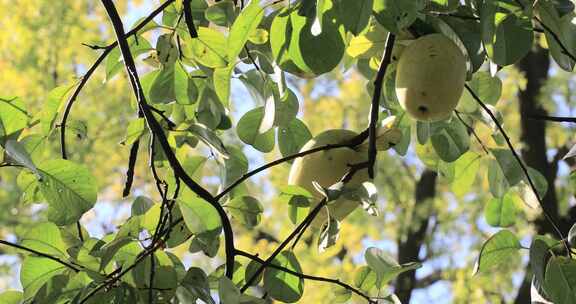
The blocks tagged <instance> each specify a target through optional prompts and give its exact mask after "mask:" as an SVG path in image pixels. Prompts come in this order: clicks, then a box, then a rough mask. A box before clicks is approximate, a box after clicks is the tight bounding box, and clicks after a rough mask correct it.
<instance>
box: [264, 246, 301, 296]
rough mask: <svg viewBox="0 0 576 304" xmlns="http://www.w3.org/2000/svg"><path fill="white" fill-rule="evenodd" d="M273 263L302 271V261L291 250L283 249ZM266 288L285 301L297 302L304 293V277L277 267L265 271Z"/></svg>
mask: <svg viewBox="0 0 576 304" xmlns="http://www.w3.org/2000/svg"><path fill="white" fill-rule="evenodd" d="M272 264H274V265H278V266H282V267H284V268H288V269H290V270H292V271H295V272H298V273H302V268H301V267H300V263H298V260H297V259H296V256H295V255H294V253H292V252H291V251H283V252H281V253H280V254H279V255H278V256H276V258H275V259H274V260H273V261H272ZM264 290H266V292H268V295H269V296H270V297H271V298H273V299H275V300H278V301H281V302H284V303H295V302H297V301H298V300H300V298H301V297H302V294H303V293H304V279H302V278H299V277H297V276H295V275H293V274H289V273H286V272H284V271H282V270H279V269H276V268H266V270H265V271H264Z"/></svg>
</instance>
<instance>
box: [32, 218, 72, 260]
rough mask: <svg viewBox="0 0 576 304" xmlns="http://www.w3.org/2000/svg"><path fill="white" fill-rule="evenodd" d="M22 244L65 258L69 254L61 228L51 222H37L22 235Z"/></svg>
mask: <svg viewBox="0 0 576 304" xmlns="http://www.w3.org/2000/svg"><path fill="white" fill-rule="evenodd" d="M22 246H24V247H27V248H30V249H34V250H36V251H39V252H42V253H45V254H48V255H51V256H54V257H61V258H65V257H67V256H68V254H67V252H66V250H67V249H68V246H67V244H65V243H64V240H63V239H62V235H61V234H60V230H59V229H58V227H57V226H56V225H54V224H53V223H50V222H44V223H40V224H36V225H34V226H33V227H31V228H29V229H28V230H27V231H26V232H25V233H24V234H23V236H22Z"/></svg>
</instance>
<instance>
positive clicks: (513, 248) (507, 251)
mask: <svg viewBox="0 0 576 304" xmlns="http://www.w3.org/2000/svg"><path fill="white" fill-rule="evenodd" d="M520 248H522V247H521V246H520V241H519V240H518V238H517V237H516V235H514V233H512V232H510V231H509V230H500V231H499V232H498V233H496V234H494V235H493V236H491V237H490V238H489V239H488V240H486V242H484V245H482V249H480V255H479V257H478V263H477V264H476V267H475V270H474V273H480V272H482V273H486V272H488V270H490V269H491V268H493V267H495V266H498V265H501V264H503V263H506V262H507V261H508V260H510V259H514V258H516V257H517V255H518V251H519V250H520Z"/></svg>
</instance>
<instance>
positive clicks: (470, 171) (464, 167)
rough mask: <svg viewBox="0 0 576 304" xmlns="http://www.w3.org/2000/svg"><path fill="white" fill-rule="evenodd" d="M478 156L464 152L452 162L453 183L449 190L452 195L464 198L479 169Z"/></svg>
mask: <svg viewBox="0 0 576 304" xmlns="http://www.w3.org/2000/svg"><path fill="white" fill-rule="evenodd" d="M480 159H481V157H480V155H478V154H476V153H474V152H470V151H469V152H466V153H465V154H464V155H462V156H461V157H460V158H458V160H456V161H455V162H454V181H453V182H452V185H451V186H450V188H451V189H452V192H453V193H454V195H456V196H458V197H462V196H464V195H465V194H466V193H467V192H468V191H470V188H471V187H472V185H473V184H474V181H475V180H476V175H477V174H478V169H479V168H480Z"/></svg>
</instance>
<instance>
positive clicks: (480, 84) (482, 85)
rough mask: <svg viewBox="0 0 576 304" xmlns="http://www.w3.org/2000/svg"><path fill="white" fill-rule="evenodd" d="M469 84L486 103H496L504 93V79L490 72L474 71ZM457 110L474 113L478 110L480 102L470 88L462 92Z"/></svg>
mask: <svg viewBox="0 0 576 304" xmlns="http://www.w3.org/2000/svg"><path fill="white" fill-rule="evenodd" d="M468 85H469V86H470V88H471V89H472V91H473V92H474V94H476V96H478V98H480V100H482V102H484V103H486V104H490V105H495V104H496V103H497V102H498V100H499V99H500V95H501V94H502V81H501V80H500V78H498V77H496V76H494V77H492V76H490V73H489V72H476V73H474V76H472V80H470V81H469V82H468ZM457 110H459V111H461V112H464V113H473V112H475V111H476V110H478V102H476V100H475V99H474V98H473V97H472V95H471V94H470V93H469V92H468V90H464V93H462V97H461V98H460V101H459V102H458V107H457Z"/></svg>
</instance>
